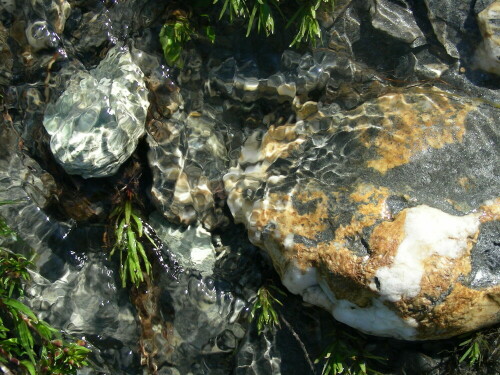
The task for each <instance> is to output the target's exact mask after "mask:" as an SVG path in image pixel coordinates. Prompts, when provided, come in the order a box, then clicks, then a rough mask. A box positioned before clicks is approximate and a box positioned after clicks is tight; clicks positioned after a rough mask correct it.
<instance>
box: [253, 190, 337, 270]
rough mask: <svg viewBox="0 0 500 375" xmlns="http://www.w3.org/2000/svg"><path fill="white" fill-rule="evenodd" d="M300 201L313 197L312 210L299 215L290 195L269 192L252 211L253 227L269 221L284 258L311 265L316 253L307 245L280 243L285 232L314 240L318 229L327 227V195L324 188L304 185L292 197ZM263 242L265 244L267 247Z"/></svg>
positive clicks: (307, 265) (283, 238)
mask: <svg viewBox="0 0 500 375" xmlns="http://www.w3.org/2000/svg"><path fill="white" fill-rule="evenodd" d="M293 199H294V200H295V201H298V202H300V203H302V204H307V203H308V202H312V201H315V202H316V204H315V205H314V207H315V210H314V211H312V212H308V213H306V214H304V215H301V214H300V213H299V212H298V211H297V210H296V209H295V208H294V206H293V204H292V199H291V197H290V196H289V195H287V194H285V195H283V194H278V193H271V194H269V196H268V198H267V202H266V204H265V205H264V204H263V205H262V206H261V207H260V208H258V209H256V210H254V211H253V212H252V219H253V220H255V225H254V226H253V227H254V228H255V231H263V230H264V229H265V227H266V225H268V224H269V223H273V224H274V225H275V226H276V227H275V229H274V230H273V241H274V242H275V243H277V244H279V249H280V251H281V252H282V253H283V254H282V256H283V257H285V258H287V259H294V260H296V261H297V263H298V264H299V266H301V267H302V268H307V267H309V266H311V261H313V260H314V259H315V258H316V257H317V255H316V254H315V253H316V252H315V251H312V250H311V249H310V247H307V246H305V245H304V244H302V243H297V242H295V241H294V243H293V248H292V249H286V248H285V247H284V246H283V243H284V241H285V238H287V236H294V235H299V236H302V237H305V238H309V239H311V240H314V239H315V238H316V235H317V234H318V233H321V232H323V231H324V230H325V229H326V228H327V226H326V225H327V224H326V222H327V220H326V219H327V218H328V210H327V208H328V204H327V203H328V197H327V196H326V195H325V193H324V192H322V191H320V190H315V189H314V188H310V187H309V188H308V187H304V190H302V191H299V192H297V193H296V194H295V195H294V198H293ZM267 245H268V244H266V246H265V247H266V248H267ZM275 265H276V264H275Z"/></svg>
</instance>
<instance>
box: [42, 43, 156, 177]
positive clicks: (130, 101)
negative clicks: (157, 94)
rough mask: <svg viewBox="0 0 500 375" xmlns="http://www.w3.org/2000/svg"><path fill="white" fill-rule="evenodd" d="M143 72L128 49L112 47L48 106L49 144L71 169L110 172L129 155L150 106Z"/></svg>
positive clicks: (83, 172)
mask: <svg viewBox="0 0 500 375" xmlns="http://www.w3.org/2000/svg"><path fill="white" fill-rule="evenodd" d="M143 77H144V76H143V73H142V71H141V70H140V68H139V67H138V66H137V65H135V64H134V62H133V61H132V57H131V55H130V53H129V52H128V51H127V50H126V49H122V48H120V47H115V48H114V49H112V50H110V51H109V52H108V54H107V56H106V58H104V60H102V62H101V63H100V64H99V66H98V67H97V68H96V69H94V70H92V71H90V73H86V72H81V73H79V74H78V75H77V76H76V77H75V78H74V79H72V80H71V81H70V82H69V85H68V87H67V89H66V90H65V91H64V93H63V94H62V95H61V96H60V97H59V98H58V99H57V101H56V102H55V103H54V104H51V105H49V106H47V109H46V111H45V117H44V126H45V129H46V130H47V132H48V133H49V134H50V136H51V139H50V147H51V150H52V152H53V154H54V156H55V157H56V159H57V160H58V161H59V162H60V163H61V165H62V166H63V168H64V169H65V170H66V171H67V172H68V173H69V174H77V175H81V176H82V177H84V178H90V177H106V176H110V175H113V174H114V173H116V171H117V170H118V168H119V167H120V166H121V164H123V162H124V161H125V160H126V159H127V158H128V157H130V155H132V153H133V152H134V150H135V148H136V147H137V143H138V141H139V138H140V137H141V136H142V135H143V134H144V132H145V129H144V123H145V121H146V113H147V108H148V106H149V102H148V101H147V90H146V87H145V85H144V78H143Z"/></svg>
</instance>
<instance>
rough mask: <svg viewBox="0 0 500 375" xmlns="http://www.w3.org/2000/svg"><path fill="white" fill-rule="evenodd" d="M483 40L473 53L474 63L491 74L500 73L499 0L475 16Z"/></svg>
mask: <svg viewBox="0 0 500 375" xmlns="http://www.w3.org/2000/svg"><path fill="white" fill-rule="evenodd" d="M477 22H478V24H479V29H480V30H481V34H482V36H483V41H482V42H481V44H480V46H479V47H478V49H477V51H476V55H475V62H476V65H477V66H478V67H479V68H481V69H483V70H485V71H487V72H490V73H493V74H497V75H500V1H498V0H497V1H495V2H493V3H491V5H490V6H489V7H487V8H486V9H484V10H483V11H482V12H480V13H479V14H478V16H477Z"/></svg>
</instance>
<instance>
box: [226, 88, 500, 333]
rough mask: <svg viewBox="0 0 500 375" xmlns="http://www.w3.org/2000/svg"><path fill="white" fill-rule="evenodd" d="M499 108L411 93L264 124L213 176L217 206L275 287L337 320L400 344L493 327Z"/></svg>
mask: <svg viewBox="0 0 500 375" xmlns="http://www.w3.org/2000/svg"><path fill="white" fill-rule="evenodd" d="M499 114H500V113H499V111H498V108H496V107H493V106H490V105H489V104H487V103H483V102H481V101H474V100H468V99H465V98H464V97H462V96H455V95H450V94H448V93H446V92H443V91H440V90H438V89H413V90H407V91H401V92H394V93H391V94H386V95H384V96H381V97H379V98H377V99H373V100H371V101H367V102H365V103H364V104H363V105H361V106H359V107H357V108H356V109H354V110H351V111H344V112H337V113H335V112H334V113H332V114H328V115H327V114H323V115H321V113H320V115H319V116H316V117H315V118H314V119H313V120H310V121H299V122H297V123H296V124H290V125H285V126H279V127H274V126H271V127H270V128H269V130H268V131H267V132H265V133H264V134H257V133H256V134H255V135H254V136H252V137H250V138H249V139H248V140H247V143H246V145H245V147H244V148H243V149H242V152H241V155H240V159H239V166H238V167H235V168H231V169H230V170H229V172H228V174H226V175H225V176H224V181H225V186H226V190H227V192H228V194H229V197H228V205H229V207H230V209H231V212H232V213H233V215H234V218H235V220H236V221H237V222H242V223H244V224H245V225H246V227H247V229H248V231H249V236H250V239H251V241H252V242H253V243H254V244H256V245H258V246H260V247H261V248H263V249H265V250H266V252H267V253H268V254H269V255H270V257H271V258H272V261H273V263H274V266H275V268H276V270H277V271H278V273H279V274H280V276H281V278H282V282H283V284H284V285H285V286H286V287H287V288H288V289H289V290H290V291H291V292H293V293H297V294H301V295H302V296H303V298H304V300H305V301H307V302H310V303H313V304H315V305H318V306H322V307H324V308H326V309H327V310H329V311H331V313H332V314H333V315H334V317H335V318H336V319H337V320H339V321H341V322H344V323H346V324H349V325H351V326H353V327H355V328H358V329H360V330H362V331H365V332H367V333H370V334H374V335H380V336H391V337H396V338H401V339H407V340H422V339H438V338H445V337H450V336H454V335H458V334H461V333H463V332H468V331H471V330H475V329H478V328H480V327H483V326H487V325H491V324H494V323H496V322H498V321H499V317H500V304H499V303H498V301H499V300H500V277H499V276H498V267H499V266H498V264H499V263H500V262H499V259H498V257H497V255H495V254H497V253H498V251H497V250H498V231H499V228H500V199H499V196H498V189H499V187H500V177H499V176H500V174H499V173H498V165H500V154H499V150H498V147H497V145H498V143H499V141H500V139H499V137H500V133H499V131H498V127H497V126H496V118H498V116H499ZM494 238H497V239H496V240H495V239H494Z"/></svg>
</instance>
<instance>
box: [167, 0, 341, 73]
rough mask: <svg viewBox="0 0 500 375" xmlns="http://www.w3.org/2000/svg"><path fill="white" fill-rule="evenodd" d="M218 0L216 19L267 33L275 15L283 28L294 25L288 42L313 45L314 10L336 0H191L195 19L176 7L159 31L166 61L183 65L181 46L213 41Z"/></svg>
mask: <svg viewBox="0 0 500 375" xmlns="http://www.w3.org/2000/svg"><path fill="white" fill-rule="evenodd" d="M217 4H221V6H222V7H221V10H220V12H219V14H218V19H219V20H221V19H224V18H226V19H228V21H229V22H230V23H234V22H235V21H236V20H242V21H243V22H244V25H245V27H246V36H247V37H248V36H250V34H251V33H252V32H253V31H254V30H256V32H257V33H264V34H265V35H266V36H270V35H272V34H274V32H275V30H276V28H275V26H276V19H277V17H278V16H279V17H280V18H281V19H282V20H283V21H284V22H285V23H286V26H285V28H286V29H294V28H295V29H296V30H297V31H296V33H295V36H294V38H293V40H292V42H291V43H290V46H291V47H292V46H298V45H299V44H301V43H303V42H309V43H312V44H313V45H316V41H317V39H319V38H321V28H320V25H319V22H318V19H317V11H318V9H319V7H320V6H321V5H324V6H326V7H329V8H330V9H331V11H333V9H334V5H335V0H281V1H280V0H214V1H213V3H210V2H208V1H204V0H198V1H194V0H193V1H191V2H190V6H191V7H192V9H193V13H195V14H197V16H196V17H197V19H196V20H195V19H194V18H195V17H191V16H189V15H188V13H187V12H183V11H179V10H175V11H172V12H171V13H170V14H169V17H168V20H167V22H165V24H164V25H163V27H162V29H161V31H160V35H159V38H160V43H161V45H162V49H163V54H164V56H165V60H166V61H167V64H169V65H171V66H177V67H182V66H183V61H182V58H181V53H182V50H183V49H184V48H185V45H186V43H187V42H189V41H190V40H192V39H202V38H205V39H208V40H209V41H210V42H212V43H213V42H214V41H215V29H214V26H213V25H214V24H215V20H214V18H212V17H211V16H210V13H211V11H212V9H211V8H212V7H213V6H214V5H217Z"/></svg>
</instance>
